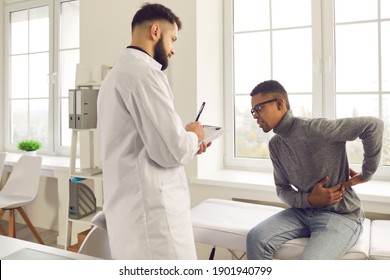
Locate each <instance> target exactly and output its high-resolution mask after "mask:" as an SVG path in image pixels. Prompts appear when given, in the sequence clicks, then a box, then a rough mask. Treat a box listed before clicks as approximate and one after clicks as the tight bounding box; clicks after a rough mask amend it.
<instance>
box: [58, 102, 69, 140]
mask: <svg viewBox="0 0 390 280" xmlns="http://www.w3.org/2000/svg"><path fill="white" fill-rule="evenodd" d="M68 102H69V101H68V98H61V131H60V133H61V137H60V139H61V143H60V145H61V146H70V144H71V139H72V136H71V130H70V129H69V116H68V115H69V104H68Z"/></svg>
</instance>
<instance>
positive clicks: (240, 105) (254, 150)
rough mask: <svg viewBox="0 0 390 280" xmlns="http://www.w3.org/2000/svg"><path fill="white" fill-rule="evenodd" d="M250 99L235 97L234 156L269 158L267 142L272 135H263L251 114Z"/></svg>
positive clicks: (247, 97) (248, 97) (270, 133)
mask: <svg viewBox="0 0 390 280" xmlns="http://www.w3.org/2000/svg"><path fill="white" fill-rule="evenodd" d="M250 110H251V97H250V96H249V94H248V95H247V96H236V97H235V128H236V130H235V132H236V135H235V156H236V157H246V158H269V150H268V141H269V139H271V137H272V136H273V135H274V134H273V133H272V132H269V133H264V132H263V130H262V129H260V128H259V126H258V124H257V122H256V120H255V119H254V118H253V117H252V115H251V113H250Z"/></svg>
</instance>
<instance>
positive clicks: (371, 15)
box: [335, 0, 378, 22]
mask: <svg viewBox="0 0 390 280" xmlns="http://www.w3.org/2000/svg"><path fill="white" fill-rule="evenodd" d="M377 18H378V1H377V0H335V21H336V22H350V21H360V20H370V19H377Z"/></svg>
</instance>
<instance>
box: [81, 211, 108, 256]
mask: <svg viewBox="0 0 390 280" xmlns="http://www.w3.org/2000/svg"><path fill="white" fill-rule="evenodd" d="M91 223H92V224H93V225H94V227H93V228H92V229H91V231H90V232H89V233H88V234H87V236H86V237H85V239H84V242H83V244H81V246H80V249H79V251H78V252H79V253H80V254H84V255H89V256H93V257H96V258H100V259H106V260H110V259H112V257H111V250H110V242H109V239H108V233H107V224H106V216H105V215H104V212H102V211H100V212H98V213H97V214H96V215H95V216H94V217H93V219H92V221H91Z"/></svg>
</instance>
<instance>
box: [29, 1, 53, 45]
mask: <svg viewBox="0 0 390 280" xmlns="http://www.w3.org/2000/svg"><path fill="white" fill-rule="evenodd" d="M29 28H30V34H29V38H30V47H29V52H30V53H32V52H42V51H48V50H49V8H48V7H47V6H44V7H39V8H34V9H31V10H30V26H29Z"/></svg>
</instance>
